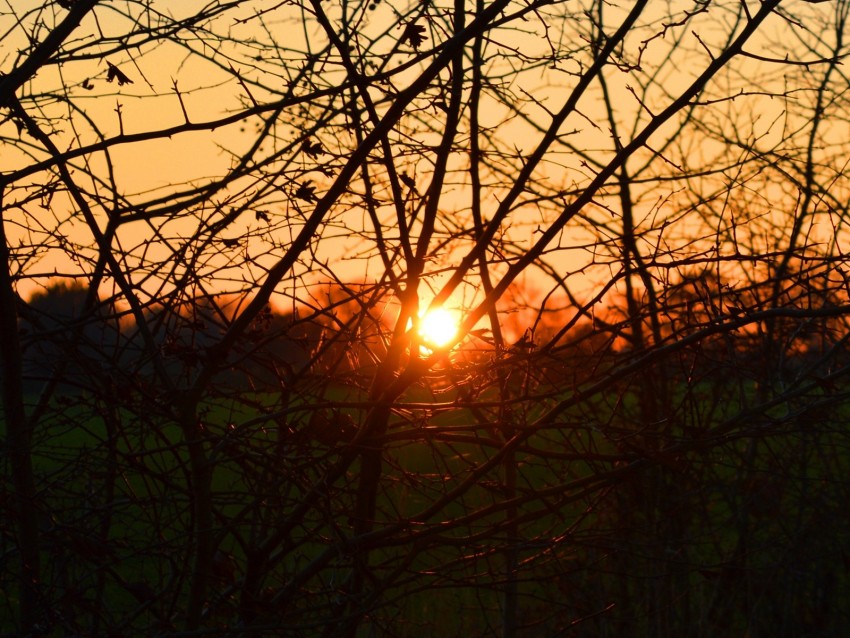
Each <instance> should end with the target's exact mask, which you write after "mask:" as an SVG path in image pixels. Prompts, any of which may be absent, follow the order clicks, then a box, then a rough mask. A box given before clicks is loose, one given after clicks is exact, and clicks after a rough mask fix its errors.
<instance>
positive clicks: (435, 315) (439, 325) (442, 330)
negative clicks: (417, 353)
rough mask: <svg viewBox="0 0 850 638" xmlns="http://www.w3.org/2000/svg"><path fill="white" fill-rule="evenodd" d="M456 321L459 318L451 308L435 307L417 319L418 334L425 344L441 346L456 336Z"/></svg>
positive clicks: (457, 321)
mask: <svg viewBox="0 0 850 638" xmlns="http://www.w3.org/2000/svg"><path fill="white" fill-rule="evenodd" d="M458 323H459V318H458V317H457V315H456V314H455V313H453V312H452V311H451V310H446V309H445V308H435V309H434V310H430V311H428V312H426V313H425V315H424V316H423V317H422V318H421V319H420V320H419V336H420V337H422V340H423V341H424V342H425V343H426V344H427V345H431V346H436V347H437V348H442V347H443V346H445V345H447V344H449V343H450V342H451V341H452V340H453V339H454V338H455V337H456V336H457V331H458Z"/></svg>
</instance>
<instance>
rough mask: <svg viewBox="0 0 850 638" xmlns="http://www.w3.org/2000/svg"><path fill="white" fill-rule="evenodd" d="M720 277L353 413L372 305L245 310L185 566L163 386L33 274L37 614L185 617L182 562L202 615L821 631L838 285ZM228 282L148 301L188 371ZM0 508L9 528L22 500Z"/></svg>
mask: <svg viewBox="0 0 850 638" xmlns="http://www.w3.org/2000/svg"><path fill="white" fill-rule="evenodd" d="M712 285H713V284H712V283H711V281H710V278H707V277H696V276H695V277H692V278H690V279H688V280H687V281H684V282H682V285H681V286H680V290H679V291H678V292H677V294H676V295H675V297H676V301H675V302H672V301H671V303H669V304H668V306H667V307H668V314H667V317H666V321H665V323H664V324H663V325H662V328H663V329H664V330H665V332H666V333H668V334H670V335H671V337H672V336H673V335H674V334H675V333H676V332H677V331H680V330H690V331H693V334H698V335H700V337H701V338H700V339H698V340H696V339H695V340H693V342H692V343H688V340H687V339H678V340H672V339H671V341H670V342H671V344H676V345H675V347H670V348H668V349H661V351H660V352H657V353H651V354H647V353H642V352H637V351H635V349H634V348H633V346H632V345H631V344H629V343H628V342H627V340H623V339H622V338H621V335H622V331H623V330H624V329H625V327H624V326H623V325H618V324H617V322H616V321H613V320H611V319H612V318H613V317H614V316H615V315H616V313H615V312H614V311H613V310H611V311H609V313H608V321H606V319H605V318H604V317H597V323H596V324H595V326H596V327H595V328H594V327H593V326H591V325H590V324H588V323H587V322H583V321H580V322H578V323H577V324H576V325H575V326H574V327H573V329H572V330H571V331H570V334H569V335H568V336H564V337H562V338H561V339H559V340H557V341H555V340H553V339H552V337H553V336H554V331H555V330H557V328H558V326H559V325H560V324H559V323H557V322H555V323H552V324H551V325H546V326H542V325H541V326H538V327H537V329H536V331H534V330H529V331H528V332H527V333H525V339H524V340H523V342H522V343H521V344H520V346H515V347H512V348H507V349H506V350H500V349H497V348H494V347H493V346H492V344H490V343H487V335H486V334H483V333H479V335H480V336H481V337H483V338H484V339H482V338H477V337H474V336H473V337H471V338H469V339H468V340H466V341H465V342H464V343H463V344H462V345H461V346H460V347H459V348H457V349H456V350H455V351H453V352H452V353H450V354H447V355H446V356H445V357H444V358H443V359H442V360H441V361H440V362H439V363H438V364H437V365H435V366H434V368H433V370H432V371H431V372H430V373H429V374H428V375H427V376H425V377H423V379H422V380H421V381H419V382H417V383H415V384H412V385H411V386H410V387H409V388H408V389H407V390H406V391H405V392H404V393H403V394H402V395H400V396H399V397H398V398H397V399H396V400H395V401H394V403H393V404H392V406H391V408H390V414H389V415H388V418H387V422H386V428H385V429H382V430H381V431H377V432H374V433H368V434H367V435H363V434H360V432H361V431H362V428H363V424H364V423H365V422H367V419H368V418H369V415H370V414H373V413H374V410H375V409H376V407H380V406H379V404H378V405H376V402H375V401H373V400H370V398H369V386H368V384H369V380H370V378H371V377H372V376H373V374H374V371H373V368H374V365H373V364H372V363H371V362H372V360H373V359H374V357H375V355H377V354H380V353H379V352H377V351H376V349H378V350H379V349H380V341H379V340H377V339H370V338H368V335H369V334H372V335H373V336H376V335H378V334H379V333H380V331H381V330H384V328H383V327H382V326H381V324H380V322H376V323H375V324H373V325H371V326H369V325H363V323H360V324H359V325H356V328H355V322H358V321H361V322H362V320H363V317H362V316H361V315H359V314H358V313H352V312H351V302H352V300H351V299H346V297H345V295H344V292H343V291H341V290H338V289H331V288H328V289H327V290H326V292H325V295H324V298H325V299H326V300H327V299H330V300H331V302H330V303H328V304H327V306H324V307H322V309H321V310H320V311H319V312H317V313H312V314H311V313H309V312H306V311H303V310H302V312H300V313H299V316H297V317H296V316H293V315H281V314H279V313H277V312H273V311H271V310H269V311H267V312H265V313H263V314H262V320H261V321H260V322H258V323H257V325H256V326H254V327H253V328H252V329H251V330H250V331H248V332H247V333H246V336H245V338H244V339H243V340H241V341H240V342H239V343H238V344H236V345H235V347H234V352H235V353H237V354H235V355H234V356H233V361H232V364H231V365H228V366H223V367H222V368H221V370H220V372H219V373H218V375H217V376H216V379H215V380H214V382H213V383H212V384H211V388H212V390H211V391H210V392H208V393H207V394H206V396H205V398H204V400H203V402H202V403H201V404H200V407H199V411H198V418H199V422H198V433H199V435H198V442H197V443H198V444H199V445H202V446H203V448H204V449H205V450H207V462H206V466H205V470H206V471H207V472H208V473H209V477H210V484H209V492H208V493H206V494H205V495H204V497H205V499H207V503H208V506H209V511H210V514H211V524H210V530H209V531H210V543H211V547H210V559H209V561H208V562H206V563H204V564H200V565H193V564H192V562H191V560H190V559H191V556H192V550H191V548H192V545H193V544H194V542H196V541H195V539H194V538H193V537H192V535H190V534H187V528H189V527H191V526H193V525H194V522H193V520H192V518H193V516H197V513H196V511H195V510H194V509H193V504H194V503H196V501H197V499H198V494H197V487H196V486H195V485H193V477H192V473H191V471H190V464H191V450H190V449H189V446H187V445H186V444H185V443H183V442H182V441H181V434H180V426H179V419H180V412H179V409H180V405H181V401H182V398H181V397H179V396H175V395H174V394H173V393H168V392H163V391H162V390H161V389H158V388H157V387H156V383H155V375H156V372H155V370H154V366H153V362H152V361H150V360H147V359H146V358H145V357H144V356H140V352H143V351H144V348H143V347H142V346H141V345H140V343H139V340H140V337H139V334H138V329H137V327H136V326H135V325H133V323H132V322H131V321H130V322H128V321H126V320H125V319H119V318H120V316H121V314H120V313H115V312H114V309H111V310H109V312H107V307H106V306H105V305H101V306H95V310H94V311H92V312H89V313H86V312H84V311H83V308H84V307H85V298H86V291H85V290H84V289H82V288H79V287H74V286H57V287H54V288H52V289H50V290H49V291H48V293H47V294H45V295H40V296H38V297H36V298H34V299H33V300H32V301H31V303H30V304H29V305H28V306H27V308H26V312H25V313H23V316H24V317H25V319H24V320H23V321H22V324H21V333H22V334H23V335H24V337H23V343H24V344H25V348H24V362H25V369H26V370H27V373H26V374H25V377H24V379H25V387H26V388H27V390H28V391H27V394H26V396H27V397H28V399H27V400H28V405H27V409H28V411H29V412H30V413H38V414H40V415H41V416H40V420H39V423H40V425H39V427H38V428H37V429H36V430H35V432H34V438H33V450H34V456H33V463H34V473H35V477H36V480H37V484H38V485H39V492H38V495H37V497H36V499H35V500H34V502H33V503H32V506H33V507H34V508H35V509H37V511H38V519H39V535H40V539H41V549H40V559H41V561H42V575H43V576H42V578H43V580H42V581H41V582H40V583H38V584H37V585H34V587H35V588H36V590H37V595H38V599H39V603H40V612H41V616H40V626H41V627H43V629H44V631H45V632H48V633H56V634H64V635H67V634H69V633H70V634H79V635H137V634H140V633H153V634H162V635H169V634H172V633H178V634H179V633H180V632H179V631H178V625H179V621H180V618H181V614H182V613H183V611H184V609H185V605H186V595H187V594H186V587H187V580H188V578H190V576H191V574H192V573H193V570H196V569H201V570H206V571H207V573H208V582H209V585H208V588H207V590H206V592H205V598H204V604H203V609H202V626H203V627H204V628H205V631H207V632H209V631H210V630H213V633H224V634H231V633H232V634H233V635H238V634H242V633H246V632H247V634H248V635H251V634H260V635H264V634H265V632H270V633H271V634H272V635H281V634H282V635H293V636H296V635H321V634H323V633H327V634H328V635H337V634H336V632H338V631H340V627H342V626H345V625H346V624H348V623H351V622H353V620H354V619H355V618H356V619H357V620H358V622H359V623H360V624H361V625H362V626H363V627H364V628H367V630H366V633H367V635H368V634H370V633H372V632H377V633H378V634H380V635H400V636H405V635H407V636H422V635H439V634H444V635H482V636H484V635H492V634H493V633H494V632H496V631H498V628H499V627H502V626H503V624H504V623H505V622H506V620H505V617H504V616H505V614H506V613H510V614H512V615H514V617H513V618H511V619H509V622H511V624H512V626H513V627H514V628H515V631H516V634H515V635H527V636H559V635H569V636H599V635H669V634H670V632H675V631H684V630H685V629H686V628H689V631H690V632H691V633H692V634H695V635H705V636H716V635H744V634H745V633H747V632H749V633H750V635H763V636H838V635H840V634H841V631H842V630H843V629H842V628H843V627H845V626H846V623H848V622H850V618H848V615H850V607H848V603H847V600H848V593H850V592H848V588H850V578H848V570H850V520H848V518H847V516H846V503H847V499H848V496H850V494H848V489H850V482H848V480H847V476H848V472H850V449H848V443H849V442H850V440H848V433H847V428H846V420H847V418H848V415H849V414H850V408H848V406H847V386H846V380H845V378H844V376H845V371H846V367H847V365H848V363H850V352H848V350H847V347H846V343H845V341H846V331H845V330H843V329H842V328H841V326H840V325H839V324H838V323H837V322H836V319H835V317H834V314H835V313H834V311H833V309H834V308H836V307H837V306H833V305H832V304H831V303H824V304H822V305H821V306H820V308H819V310H820V311H821V314H822V316H821V317H819V318H806V319H805V320H800V319H798V318H797V316H798V315H799V314H800V313H799V310H800V308H799V307H798V305H797V304H798V303H800V302H801V301H803V300H806V302H808V300H809V299H810V298H811V295H810V294H803V291H802V290H799V291H797V292H794V291H792V290H789V291H786V295H785V296H786V299H784V301H783V303H782V304H781V306H780V307H779V308H778V309H774V310H769V309H768V308H769V306H768V305H767V304H766V303H765V304H764V305H763V307H751V308H750V309H749V310H748V311H747V314H746V316H742V314H741V313H738V312H732V311H729V312H726V313H723V314H722V315H719V316H712V314H711V308H712V304H711V303H708V300H709V299H717V295H718V294H720V293H719V291H718V290H717V287H716V285H715V286H714V290H711V287H712ZM360 293H362V290H359V291H358V294H360ZM671 296H673V295H672V293H671ZM355 298H356V297H355ZM753 298H757V294H756V291H753ZM333 300H336V303H335V302H334V301H333ZM244 303H245V300H244V299H243V300H240V299H235V298H223V297H209V298H205V299H197V300H193V302H192V303H188V304H186V305H185V306H183V307H181V309H180V312H177V313H169V312H166V311H165V310H164V309H158V310H152V311H151V314H150V316H148V317H147V320H148V321H149V322H150V323H151V324H152V325H157V326H159V328H160V329H159V331H158V333H157V334H158V348H159V350H160V351H161V352H162V354H163V357H162V362H163V364H164V365H166V366H167V367H168V370H169V373H170V374H171V375H172V376H173V377H174V378H178V379H179V378H183V377H189V376H191V374H192V373H193V371H194V370H196V369H197V368H198V366H199V365H200V363H201V361H202V360H203V358H204V357H207V356H210V348H211V346H212V345H214V344H215V343H216V342H217V340H218V339H219V338H220V333H221V331H223V330H224V329H225V328H226V326H227V324H228V321H229V319H228V317H229V316H231V315H232V308H233V307H234V306H238V305H239V304H244ZM730 307H732V304H731V303H730ZM754 316H763V317H764V319H763V320H762V321H759V322H756V321H754V320H753V317H754ZM561 319H562V318H561ZM720 325H722V326H725V329H724V330H723V331H720V332H718V331H717V330H716V328H717V326H720ZM729 326H735V329H729ZM768 331H770V333H769V332H768ZM36 334H38V335H39V336H38V338H37V339H31V338H28V336H30V335H36ZM47 335H49V338H48V336H47ZM364 335H365V336H364ZM605 335H608V336H607V338H606V337H605ZM768 335H769V336H768ZM538 342H539V343H541V344H546V348H545V349H544V348H542V347H540V346H538V345H537V344H538ZM771 346H773V347H771ZM51 385H52V386H53V387H52V388H51V391H50V392H48V393H46V394H44V395H39V394H38V392H37V391H36V390H37V388H39V387H41V388H44V387H48V386H51ZM376 450H380V451H381V455H382V464H381V472H380V474H379V475H378V476H376V477H375V479H376V480H375V483H374V484H373V485H372V486H370V489H369V491H367V490H365V489H364V487H363V482H364V476H363V473H364V463H363V458H364V457H365V456H366V455H368V454H369V453H371V452H373V451H376ZM365 498H371V499H372V502H371V505H370V508H371V509H369V510H368V511H369V512H370V514H369V517H368V519H365V520H364V519H360V518H358V517H359V516H362V513H363V512H364V509H363V507H364V506H363V500H364V499H365ZM6 502H7V503H8V501H6ZM196 507H197V505H195V508H196ZM4 520H5V523H4V527H3V530H4V533H5V534H6V536H5V538H6V539H11V538H12V530H13V529H14V528H13V525H14V521H15V515H14V510H13V509H12V508H10V507H7V510H6V515H5V516H4ZM352 530H356V531H352ZM4 551H5V552H6V556H7V562H6V563H5V565H6V567H5V569H4V572H3V576H4V583H5V588H6V592H7V597H6V598H5V600H6V602H5V603H4V604H5V605H6V607H5V610H4V614H5V615H6V618H8V619H9V620H10V621H11V619H13V618H14V617H15V612H14V610H15V605H16V604H17V600H16V596H15V593H14V588H13V585H12V583H13V582H14V571H15V563H16V560H17V558H16V555H15V554H16V553H15V551H14V545H12V544H11V542H10V541H9V540H6V541H5V547H4ZM508 604H510V605H511V607H510V608H508V607H507V606H506V605H508ZM329 628H332V629H329ZM5 630H6V631H7V632H12V631H13V630H12V625H11V624H7V625H6V626H5Z"/></svg>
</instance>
